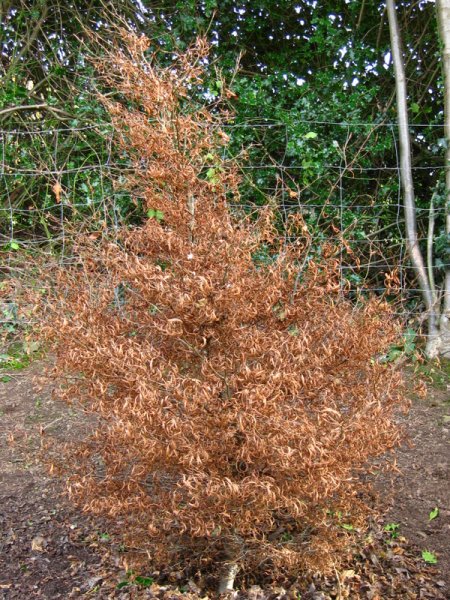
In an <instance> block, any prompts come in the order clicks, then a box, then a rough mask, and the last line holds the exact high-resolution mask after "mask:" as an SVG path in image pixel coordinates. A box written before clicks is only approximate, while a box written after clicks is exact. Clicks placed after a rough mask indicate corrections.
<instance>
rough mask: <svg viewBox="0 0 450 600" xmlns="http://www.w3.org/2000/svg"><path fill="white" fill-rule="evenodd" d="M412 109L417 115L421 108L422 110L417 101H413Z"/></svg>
mask: <svg viewBox="0 0 450 600" xmlns="http://www.w3.org/2000/svg"><path fill="white" fill-rule="evenodd" d="M411 110H412V112H413V113H414V114H415V115H417V113H418V112H419V110H420V106H419V105H418V104H417V102H413V103H412V104H411Z"/></svg>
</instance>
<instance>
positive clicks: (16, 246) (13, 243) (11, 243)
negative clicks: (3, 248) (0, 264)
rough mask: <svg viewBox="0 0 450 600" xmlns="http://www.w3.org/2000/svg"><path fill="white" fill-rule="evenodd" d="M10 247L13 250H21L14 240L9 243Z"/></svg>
mask: <svg viewBox="0 0 450 600" xmlns="http://www.w3.org/2000/svg"><path fill="white" fill-rule="evenodd" d="M9 247H10V248H11V250H18V249H19V248H20V246H19V244H18V243H17V242H15V241H14V240H13V241H12V242H10V243H9Z"/></svg>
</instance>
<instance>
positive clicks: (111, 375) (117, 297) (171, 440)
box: [43, 34, 403, 570]
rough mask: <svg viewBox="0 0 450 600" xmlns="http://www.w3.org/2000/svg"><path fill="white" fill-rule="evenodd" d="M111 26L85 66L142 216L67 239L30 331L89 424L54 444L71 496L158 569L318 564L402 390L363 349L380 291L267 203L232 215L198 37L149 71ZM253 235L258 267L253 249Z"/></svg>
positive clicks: (390, 331)
mask: <svg viewBox="0 0 450 600" xmlns="http://www.w3.org/2000/svg"><path fill="white" fill-rule="evenodd" d="M126 35H127V40H126V41H127V49H126V50H123V49H119V48H116V47H111V49H110V51H109V52H108V54H107V55H106V56H105V57H103V58H102V59H99V60H98V61H97V65H96V66H97V69H98V70H99V72H100V74H101V77H102V79H103V83H104V84H105V85H106V86H109V87H110V88H111V89H113V90H114V91H115V92H116V99H115V100H112V96H110V95H109V96H107V97H104V99H103V100H104V103H105V105H106V106H107V107H108V109H109V111H110V114H111V117H112V120H113V123H114V126H115V128H116V130H117V131H118V132H119V135H118V138H117V143H119V144H121V145H122V147H123V149H124V151H126V152H127V153H128V154H129V155H130V156H131V157H132V159H133V161H134V166H133V169H132V173H131V174H130V176H129V178H128V181H127V186H128V189H129V190H131V191H132V192H133V193H136V194H138V195H139V196H140V197H142V198H144V203H145V206H146V208H147V209H148V210H150V211H151V212H150V215H151V216H150V217H149V218H148V220H147V221H146V223H145V224H144V225H143V226H141V227H137V228H133V229H127V230H122V231H120V232H119V233H118V235H117V238H115V239H111V238H107V237H106V236H104V237H103V238H102V239H101V240H98V239H93V238H89V237H86V238H83V239H80V240H79V241H78V248H77V252H78V261H77V264H75V265H73V266H71V267H69V268H67V267H66V268H64V269H60V270H59V271H58V272H57V273H56V274H55V275H54V277H55V279H54V281H53V284H52V285H53V289H54V292H53V293H52V294H51V296H50V297H49V305H48V311H47V313H48V314H47V322H46V325H45V327H44V328H43V331H44V334H45V335H46V336H47V338H48V339H50V340H52V341H53V343H54V348H55V354H56V373H57V375H58V377H59V378H60V379H61V381H62V385H61V394H62V395H63V396H64V397H65V398H67V399H69V400H72V399H74V398H77V399H80V400H81V401H82V402H83V404H84V405H85V406H86V407H87V408H88V409H89V410H91V411H93V412H94V413H95V414H96V415H98V416H99V417H100V424H99V426H98V429H97V430H96V432H95V434H94V435H93V436H92V438H91V439H90V440H89V441H88V442H87V443H86V444H83V446H82V447H81V449H78V451H77V452H75V451H74V450H73V449H72V451H71V452H72V453H71V454H70V455H69V456H68V460H69V464H70V468H71V469H72V476H71V480H70V488H71V492H72V494H73V495H74V497H75V498H77V499H78V500H80V501H82V502H84V505H85V507H86V508H87V509H89V510H92V511H95V512H100V513H107V514H109V515H112V516H114V517H115V516H119V515H120V517H121V518H123V519H126V522H127V533H128V534H129V537H130V539H131V540H132V541H133V543H134V545H139V546H141V547H142V546H143V547H146V548H149V549H150V551H151V553H152V556H153V558H154V560H159V561H160V562H161V563H163V562H164V561H167V560H171V561H174V560H176V557H177V556H179V555H180V553H181V554H182V553H183V552H186V551H191V552H192V553H194V555H195V556H198V557H200V558H199V560H207V559H208V558H211V557H215V556H219V557H220V556H222V557H224V556H227V555H228V556H229V555H230V552H232V553H234V557H236V556H238V560H239V561H240V563H241V564H242V565H247V566H252V565H253V566H254V565H258V564H262V563H264V564H267V565H270V568H271V569H275V570H276V569H277V568H280V569H294V568H298V567H301V568H313V569H316V570H321V569H325V568H326V567H327V565H330V564H331V562H332V561H333V560H334V559H335V552H336V549H338V548H339V547H341V546H342V545H343V544H344V543H345V541H346V539H347V538H348V534H347V533H346V532H345V531H344V530H343V529H342V527H340V526H339V525H340V520H341V519H344V520H345V522H347V523H348V522H350V523H352V524H353V525H354V526H357V525H358V524H360V523H362V522H363V520H364V515H365V514H366V513H367V507H365V505H364V502H363V496H362V491H363V488H364V485H363V483H362V476H364V475H365V474H367V473H368V472H369V471H370V468H371V465H373V461H374V459H376V458H377V457H380V456H382V455H383V454H384V453H385V452H386V451H387V450H389V449H391V448H393V447H394V446H395V445H396V444H397V443H398V440H399V432H398V429H397V426H396V425H395V422H394V411H395V409H396V407H397V406H398V405H399V404H400V403H401V402H402V394H403V384H402V381H401V377H400V375H399V373H398V372H396V370H395V368H394V367H393V366H390V365H386V364H382V362H381V361H379V360H378V357H379V356H381V355H382V354H383V353H384V352H385V351H386V349H387V348H388V347H389V345H390V344H391V343H392V342H393V341H394V340H395V339H396V338H397V336H398V333H399V332H398V326H397V324H396V322H395V320H394V319H393V317H392V315H391V312H390V309H389V306H388V305H387V304H386V303H384V302H383V301H382V300H380V299H376V298H373V299H370V300H366V301H363V300H361V301H360V302H359V303H358V304H355V303H351V302H350V301H348V300H347V299H345V297H344V295H343V293H342V290H340V288H339V272H338V263H337V260H336V258H335V256H336V253H335V250H334V249H333V248H331V247H330V248H325V249H324V253H323V254H324V258H323V261H322V262H321V263H320V264H318V263H315V262H313V261H309V262H308V261H307V260H306V259H305V256H304V246H303V245H302V242H301V240H299V241H298V242H297V243H296V244H292V245H290V246H283V245H277V244H279V241H277V240H279V238H280V236H279V235H278V232H277V230H276V228H275V225H274V223H275V218H274V214H273V210H272V209H271V208H268V209H267V210H266V211H260V216H259V217H258V218H256V217H255V218H254V217H253V216H250V217H248V218H246V219H240V220H239V221H237V220H234V219H233V216H232V214H231V213H230V210H229V208H228V206H227V203H228V201H229V199H230V198H232V199H233V202H236V200H237V198H238V194H239V179H238V177H237V174H236V173H237V170H236V169H235V167H234V166H233V164H232V163H227V162H226V161H224V160H221V159H220V153H221V150H220V148H221V145H223V144H224V143H226V135H224V134H222V132H221V129H220V125H221V122H223V119H224V118H225V117H224V114H223V113H221V112H220V110H219V107H217V106H214V107H212V108H210V109H209V110H207V109H206V108H205V107H204V105H203V104H202V102H201V101H198V102H195V101H194V100H192V99H190V98H192V97H193V96H194V95H196V96H197V98H201V91H200V90H201V88H200V86H201V77H202V65H203V64H204V61H206V60H207V52H208V48H207V46H206V44H205V43H204V42H203V41H202V40H200V41H199V42H198V43H197V45H196V46H194V47H193V48H191V49H190V50H189V51H188V52H186V54H184V55H181V56H178V57H176V58H175V61H174V63H173V65H171V66H170V67H167V68H166V69H161V68H156V67H155V66H154V63H155V61H154V57H153V56H152V55H151V54H149V52H148V42H147V41H146V40H144V39H142V38H136V37H134V36H132V35H129V34H126ZM225 116H226V115H225ZM297 221H298V219H297ZM287 226H288V227H289V224H288V225H287ZM293 226H295V227H298V223H296V222H294V224H293ZM262 242H264V243H265V244H267V245H268V246H269V247H270V248H271V251H272V256H273V258H272V260H271V261H269V262H268V263H267V264H259V263H258V262H257V261H255V260H254V255H255V252H256V250H257V249H258V247H260V245H261V243H262ZM300 265H303V271H302V272H301V274H300V275H299V268H300ZM230 548H231V549H232V550H230ZM233 549H234V550H233Z"/></svg>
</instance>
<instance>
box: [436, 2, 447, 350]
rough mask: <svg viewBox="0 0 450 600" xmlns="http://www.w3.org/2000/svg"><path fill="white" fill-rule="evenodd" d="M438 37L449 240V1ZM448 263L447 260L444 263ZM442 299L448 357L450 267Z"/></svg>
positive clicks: (442, 8)
mask: <svg viewBox="0 0 450 600" xmlns="http://www.w3.org/2000/svg"><path fill="white" fill-rule="evenodd" d="M436 10H437V18H438V25H439V36H440V38H441V46H442V66H443V75H444V135H445V139H446V141H447V145H446V151H445V166H446V169H445V191H446V195H445V208H446V215H445V219H446V232H447V238H450V0H437V1H436ZM446 262H447V263H448V259H447V261H446ZM443 291H444V294H443V295H444V298H443V308H442V314H441V322H440V328H441V334H442V348H441V354H442V355H444V356H447V357H450V267H449V265H447V266H446V271H445V281H444V290H443Z"/></svg>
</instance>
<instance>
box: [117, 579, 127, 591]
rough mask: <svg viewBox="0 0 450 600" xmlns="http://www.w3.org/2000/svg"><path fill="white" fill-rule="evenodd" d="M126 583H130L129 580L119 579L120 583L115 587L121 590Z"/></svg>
mask: <svg viewBox="0 0 450 600" xmlns="http://www.w3.org/2000/svg"><path fill="white" fill-rule="evenodd" d="M127 585H130V582H129V581H121V582H120V583H118V584H117V585H116V589H118V590H121V589H122V588H124V587H126V586H127Z"/></svg>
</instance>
